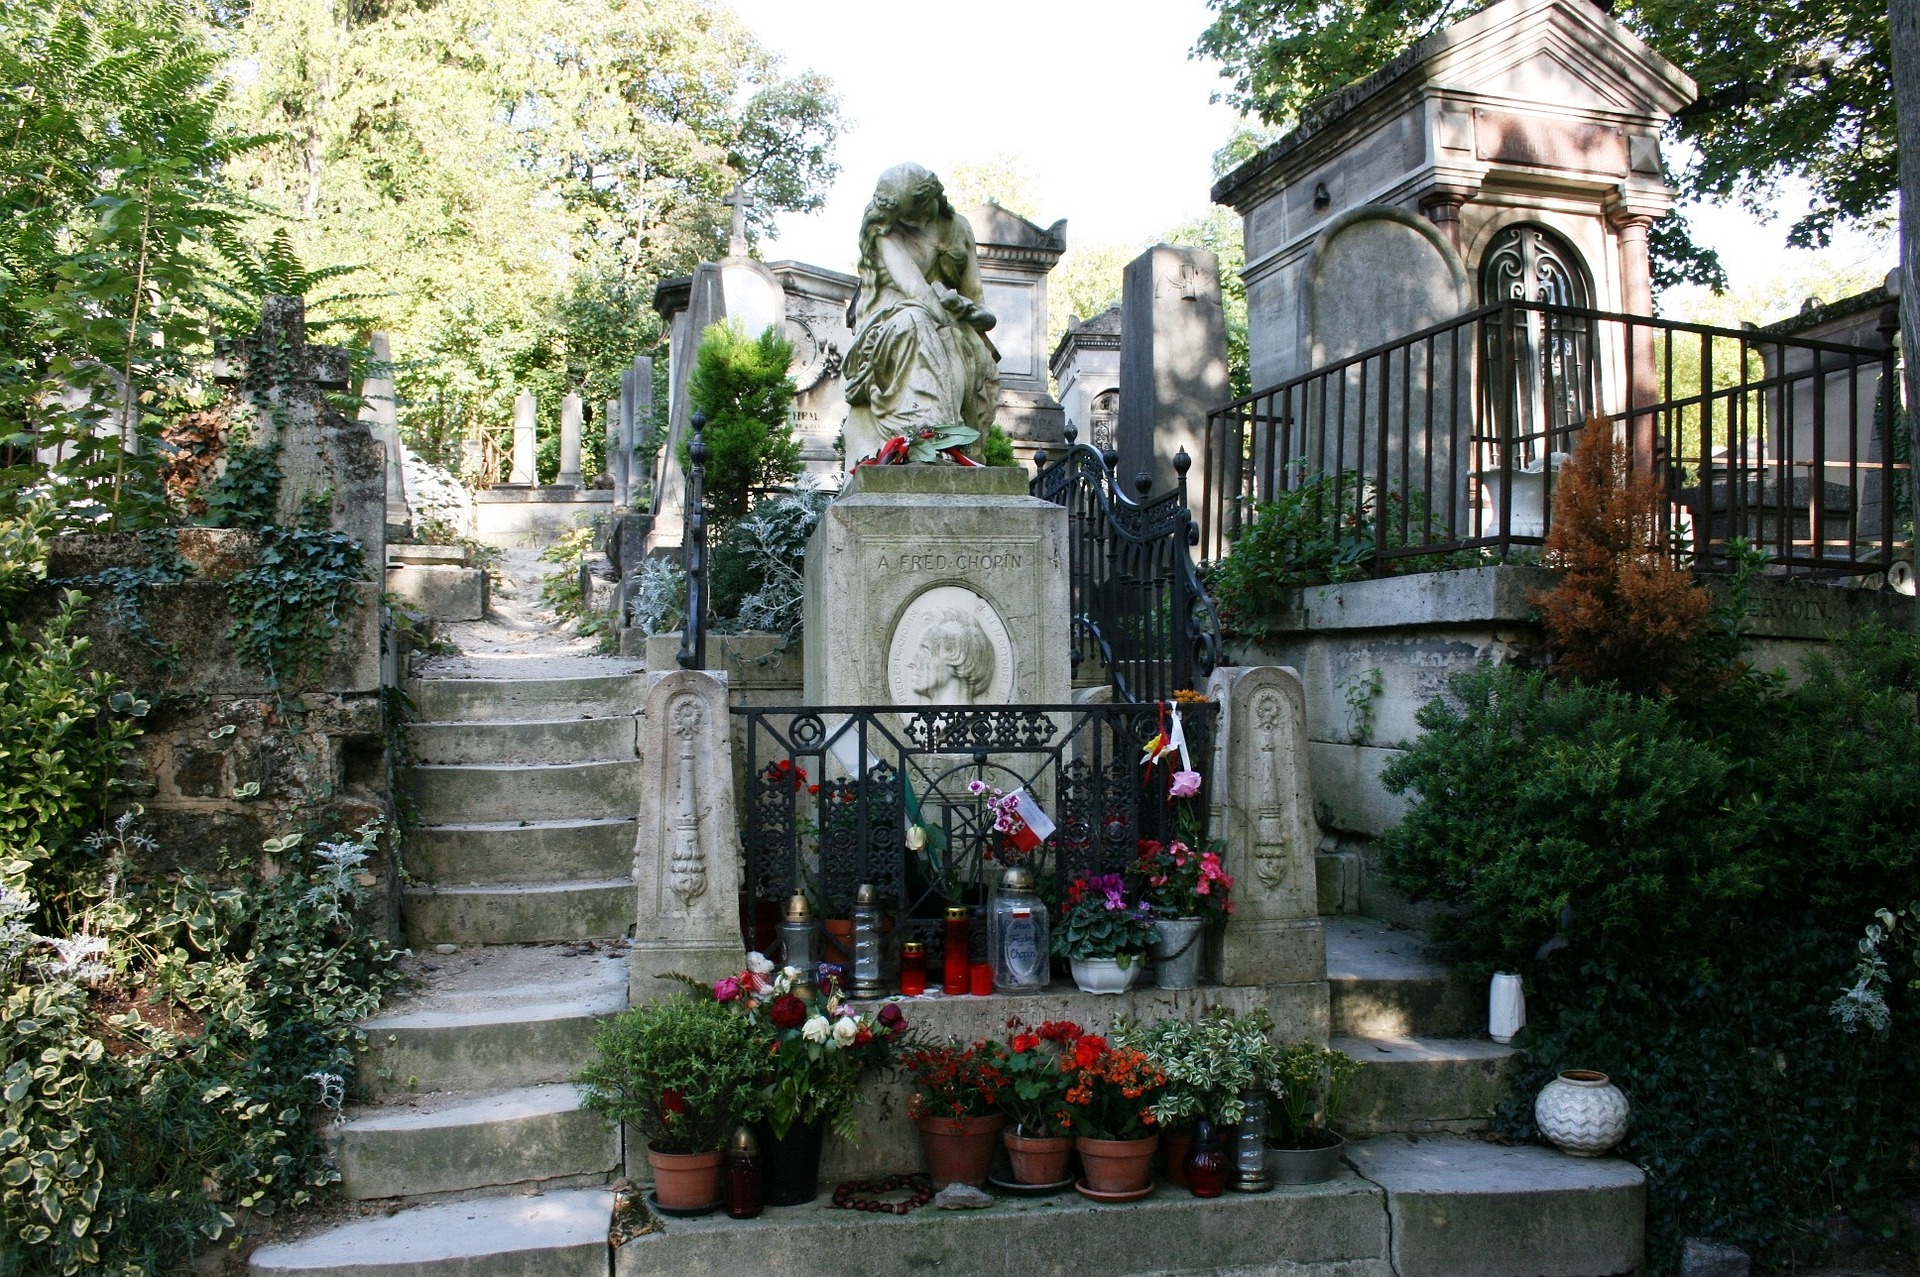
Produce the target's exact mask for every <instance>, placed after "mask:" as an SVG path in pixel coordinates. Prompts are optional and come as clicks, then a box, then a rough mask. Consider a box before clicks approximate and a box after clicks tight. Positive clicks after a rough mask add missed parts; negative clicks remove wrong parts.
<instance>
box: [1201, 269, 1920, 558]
mask: <svg viewBox="0 0 1920 1277" xmlns="http://www.w3.org/2000/svg"><path fill="white" fill-rule="evenodd" d="M1891 336H1892V334H1891V333H1890V332H1889V333H1887V338H1888V340H1887V342H1886V344H1885V345H1884V346H1883V347H1881V348H1878V349H1869V348H1864V347H1855V346H1845V345H1840V344H1837V343H1833V342H1823V341H1815V340H1809V339H1806V338H1798V337H1783V336H1774V335H1771V334H1767V333H1764V332H1761V331H1758V330H1753V329H1748V330H1734V329H1724V328H1713V327H1708V326H1706V325H1701V324H1686V323H1679V322H1675V321H1671V320H1662V319H1651V318H1646V317H1642V316H1633V315H1619V314H1612V313H1607V312H1602V311H1596V310H1587V309H1581V308H1576V307H1566V306H1552V305H1547V304H1544V303H1533V302H1520V301H1514V302H1508V303H1505V304H1502V305H1498V306H1489V307H1486V308H1484V309H1481V310H1477V311H1473V312H1471V313H1469V314H1466V315H1462V316H1461V317H1459V318H1458V319H1453V320H1449V321H1447V322H1445V323H1441V324H1436V325H1434V326H1433V327H1431V328H1427V329H1424V330H1422V331H1420V332H1416V333H1414V334H1412V335H1410V336H1408V337H1404V338H1402V339H1400V340H1398V341H1395V342H1391V343H1389V344H1387V345H1383V346H1377V347H1375V348H1373V349H1371V350H1367V351H1362V352H1360V353H1358V354H1355V355H1353V356H1351V357H1349V358H1346V359H1343V360H1340V361H1338V362H1336V363H1331V364H1328V365H1327V366H1325V367H1321V368H1316V369H1314V370H1312V371H1310V372H1308V373H1305V374H1303V375H1301V376H1298V377H1295V378H1293V379H1291V380H1289V381H1285V382H1282V383H1280V384H1279V385H1276V386H1270V387H1267V388H1266V389H1264V390H1259V391H1255V392H1254V393H1253V394H1251V395H1247V396H1246V397H1244V398H1241V399H1238V400H1235V401H1234V402H1233V403H1231V404H1229V405H1227V406H1226V407H1225V408H1223V409H1221V410H1219V411H1218V412H1215V413H1213V414H1212V415H1211V416H1210V417H1209V418H1208V422H1207V436H1206V446H1205V456H1204V458H1203V459H1202V467H1201V485H1200V493H1199V501H1198V503H1197V504H1198V535H1197V543H1198V545H1199V548H1200V555H1201V558H1202V559H1203V560H1207V561H1217V560H1218V559H1220V558H1221V557H1223V556H1224V555H1225V554H1226V553H1227V551H1228V549H1229V547H1230V546H1231V544H1232V542H1233V539H1234V537H1235V536H1236V535H1237V534H1238V532H1239V531H1240V529H1241V528H1243V527H1245V526H1246V525H1247V524H1248V523H1249V522H1250V521H1251V520H1252V519H1254V518H1255V517H1257V514H1258V512H1259V511H1260V509H1261V507H1263V506H1264V505H1266V504H1267V503H1269V502H1274V501H1277V500H1281V499H1283V498H1285V497H1288V496H1292V497H1294V498H1295V499H1299V500H1304V501H1307V502H1309V503H1310V521H1320V524H1321V526H1324V527H1325V528H1326V529H1327V530H1328V531H1329V532H1330V533H1331V534H1333V535H1334V536H1335V537H1336V538H1341V539H1346V540H1354V541H1357V542H1359V544H1360V548H1361V550H1362V551H1364V552H1365V553H1366V554H1367V556H1368V557H1369V558H1370V560H1371V566H1372V570H1373V571H1374V573H1375V574H1376V575H1385V574H1387V573H1390V572H1394V571H1404V570H1408V569H1409V568H1411V567H1416V566H1417V565H1415V564H1409V563H1407V562H1406V560H1434V559H1438V558H1441V557H1443V556H1448V555H1456V554H1458V555H1461V556H1463V557H1464V558H1466V559H1469V560H1472V559H1475V558H1476V557H1481V558H1485V559H1487V560H1505V559H1507V558H1509V557H1510V556H1511V555H1512V553H1513V551H1514V549H1515V547H1538V546H1542V545H1544V544H1545V541H1546V535H1547V530H1548V529H1549V528H1550V527H1551V526H1552V521H1553V503H1554V491H1555V486H1556V476H1557V472H1558V471H1559V469H1560V467H1561V466H1562V464H1563V463H1564V462H1565V460H1566V458H1567V456H1568V454H1569V453H1570V452H1571V451H1572V450H1573V445H1574V441H1575V439H1576V438H1577V437H1578V434H1579V432H1580V431H1581V430H1582V429H1585V428H1587V423H1589V422H1592V421H1603V422H1605V423H1607V424H1608V425H1609V426H1612V427H1614V428H1617V429H1620V430H1623V431H1624V434H1625V437H1626V439H1627V440H1628V442H1629V445H1630V447H1629V452H1630V457H1631V464H1632V465H1633V466H1634V467H1635V468H1636V469H1640V470H1643V471H1644V470H1646V469H1648V468H1651V469H1652V470H1653V471H1654V472H1655V473H1656V474H1657V475H1658V476H1660V478H1661V481H1662V486H1663V489H1664V491H1665V493H1666V497H1667V501H1666V503H1665V505H1664V507H1663V508H1662V509H1661V510H1660V511H1658V516H1659V521H1660V526H1661V532H1662V534H1663V536H1665V537H1666V543H1667V544H1668V545H1670V546H1671V547H1672V549H1673V553H1674V554H1675V556H1676V558H1677V559H1678V560H1679V561H1681V562H1683V563H1693V564H1697V565H1699V566H1702V567H1707V568H1713V567H1718V566H1722V565H1724V564H1725V563H1726V561H1727V559H1728V547H1729V542H1730V541H1732V540H1733V539H1734V538H1744V539H1745V540H1747V541H1748V542H1751V543H1752V544H1754V545H1755V546H1757V547H1759V548H1763V549H1765V550H1767V551H1768V552H1770V554H1771V557H1772V559H1773V562H1774V563H1775V564H1776V565H1778V566H1779V567H1781V568H1782V569H1784V570H1788V571H1794V572H1801V573H1822V574H1834V575H1840V574H1866V573H1872V572H1879V571H1883V570H1885V568H1886V567H1887V566H1888V564H1889V563H1891V562H1892V561H1893V560H1894V559H1895V558H1896V557H1901V556H1903V555H1904V554H1905V553H1908V552H1910V550H1911V545H1912V536H1913V534H1912V523H1913V507H1912V501H1913V497H1912V486H1911V460H1910V458H1908V456H1907V452H1906V448H1905V446H1904V441H1903V440H1902V439H1900V438H1899V437H1897V436H1898V434H1899V433H1900V431H1899V425H1898V423H1899V412H1898V406H1899V399H1898V395H1899V380H1898V378H1897V376H1896V375H1895V363H1894V360H1895V356H1894V351H1893V347H1892V342H1891Z"/></svg>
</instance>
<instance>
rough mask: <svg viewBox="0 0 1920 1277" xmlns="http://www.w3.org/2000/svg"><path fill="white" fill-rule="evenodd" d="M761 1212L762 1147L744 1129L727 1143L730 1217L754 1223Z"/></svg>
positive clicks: (735, 1131)
mask: <svg viewBox="0 0 1920 1277" xmlns="http://www.w3.org/2000/svg"><path fill="white" fill-rule="evenodd" d="M760 1208H761V1198H760V1143H759V1141H758V1140H756V1139H754V1137H753V1132H752V1131H751V1130H749V1129H748V1128H746V1127H744V1126H742V1127H738V1128H736V1129H735V1130H734V1132H733V1139H731V1140H730V1141H728V1143H727V1214H729V1215H731V1216H733V1218H735V1219H752V1218H753V1217H754V1216H756V1215H758V1214H759V1213H760Z"/></svg>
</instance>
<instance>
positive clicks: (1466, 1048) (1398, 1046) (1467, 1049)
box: [1333, 1036, 1514, 1064]
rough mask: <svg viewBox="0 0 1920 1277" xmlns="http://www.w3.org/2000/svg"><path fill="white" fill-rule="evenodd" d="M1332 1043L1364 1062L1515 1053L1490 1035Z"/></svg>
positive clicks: (1445, 1061)
mask: <svg viewBox="0 0 1920 1277" xmlns="http://www.w3.org/2000/svg"><path fill="white" fill-rule="evenodd" d="M1333 1045H1334V1046H1335V1047H1337V1048H1338V1049H1340V1050H1342V1051H1345V1052H1346V1053H1347V1054H1348V1055H1351V1056H1352V1057H1353V1058H1354V1059H1356V1060H1359V1061H1360V1062H1361V1063H1363V1064H1367V1063H1371V1064H1421V1063H1441V1064H1455V1063H1460V1062H1462V1061H1480V1060H1494V1061H1499V1060H1505V1059H1507V1058H1508V1057H1510V1056H1511V1055H1513V1054H1514V1050H1513V1048H1512V1047H1510V1046H1502V1045H1500V1044H1499V1043H1498V1042H1494V1041H1492V1040H1490V1039H1487V1038H1423V1037H1374V1036H1366V1037H1351V1036H1349V1037H1336V1038H1334V1039H1333Z"/></svg>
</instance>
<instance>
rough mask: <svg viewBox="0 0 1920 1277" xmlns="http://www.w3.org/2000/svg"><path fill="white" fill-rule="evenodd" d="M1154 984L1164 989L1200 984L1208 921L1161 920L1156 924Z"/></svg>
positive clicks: (1197, 919)
mask: <svg viewBox="0 0 1920 1277" xmlns="http://www.w3.org/2000/svg"><path fill="white" fill-rule="evenodd" d="M1152 952H1153V982H1154V983H1155V984H1156V985H1158V986H1159V987H1160V988H1162V989H1191V988H1193V987H1195V986H1196V985H1198V984H1199V983H1200V969H1201V967H1202V966H1203V965H1204V964H1205V962H1206V957H1207V920H1206V919H1205V918H1161V919H1158V920H1156V921H1155V922H1154V924H1153V949H1152Z"/></svg>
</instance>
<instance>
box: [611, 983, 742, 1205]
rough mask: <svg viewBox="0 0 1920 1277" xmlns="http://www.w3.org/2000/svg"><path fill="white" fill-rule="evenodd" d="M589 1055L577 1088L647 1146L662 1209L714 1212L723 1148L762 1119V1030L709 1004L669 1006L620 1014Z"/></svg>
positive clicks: (685, 1001) (689, 1001)
mask: <svg viewBox="0 0 1920 1277" xmlns="http://www.w3.org/2000/svg"><path fill="white" fill-rule="evenodd" d="M593 1048H594V1056H595V1058H594V1060H593V1062H592V1063H591V1064H589V1065H588V1066H587V1067H586V1068H585V1069H584V1070H582V1071H581V1073H580V1074H579V1075H578V1076H577V1077H576V1078H575V1079H574V1080H575V1081H577V1082H579V1083H581V1084H582V1085H583V1086H584V1087H585V1088H586V1093H585V1101H586V1105H587V1107H588V1108H590V1109H592V1110H593V1111H594V1112H596V1113H600V1114H603V1115H604V1116H606V1117H609V1118H612V1119H613V1120H614V1121H617V1122H626V1123H628V1124H630V1125H632V1126H633V1127H635V1128H636V1129H637V1130H639V1131H640V1133H641V1134H642V1135H644V1136H645V1137H646V1140H647V1162H648V1163H649V1165H651V1166H652V1168H653V1184H654V1194H655V1196H656V1198H657V1200H658V1201H659V1204H660V1206H661V1207H662V1208H663V1209H666V1210H669V1211H674V1210H679V1211H696V1210H702V1209H705V1208H707V1207H710V1206H712V1205H713V1204H714V1203H716V1202H718V1201H719V1200H720V1149H721V1145H722V1143H723V1142H724V1141H725V1140H726V1138H727V1136H728V1135H729V1134H730V1133H731V1132H732V1131H733V1128H734V1127H735V1126H738V1125H739V1124H740V1123H742V1122H751V1121H753V1120H754V1119H755V1118H757V1117H758V1116H759V1115H760V1114H759V1109H760V1089H759V1088H760V1082H761V1081H762V1079H763V1075H764V1073H765V1069H766V1060H767V1040H766V1038H765V1037H764V1036H762V1034H761V1032H760V1029H759V1026H757V1025H756V1024H754V1022H753V1021H751V1020H749V1019H747V1018H746V1017H744V1016H739V1015H735V1014H734V1013H733V1012H732V1011H730V1010H728V1009H727V1008H726V1007H724V1006H721V1005H720V1004H719V1003H717V1002H714V1001H712V1000H711V999H694V998H672V999H669V1000H668V1001H665V1002H654V1003H649V1004H647V1005H645V1006H637V1007H633V1008H631V1009H629V1010H627V1011H623V1012H621V1013H620V1014H619V1015H617V1016H615V1017H614V1018H613V1019H611V1020H609V1021H607V1023H605V1024H604V1025H602V1026H601V1027H600V1030H599V1032H597V1033H596V1034H595V1035H594V1039H593Z"/></svg>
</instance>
